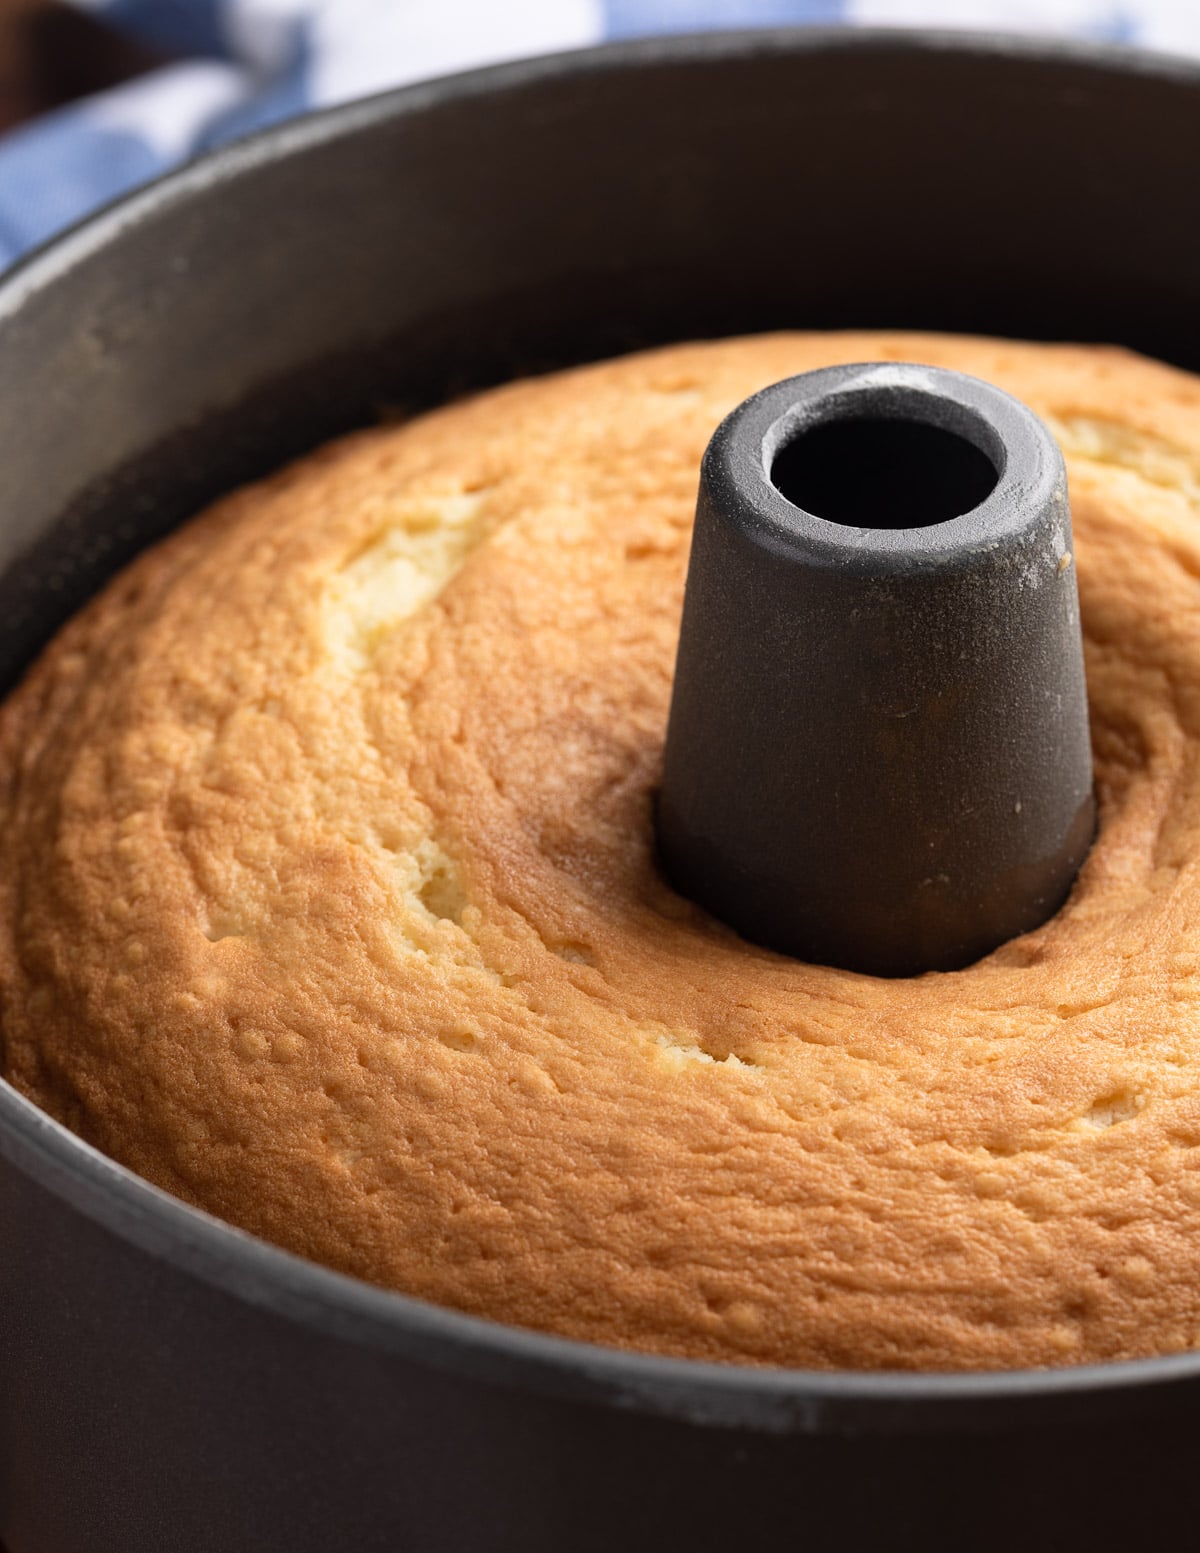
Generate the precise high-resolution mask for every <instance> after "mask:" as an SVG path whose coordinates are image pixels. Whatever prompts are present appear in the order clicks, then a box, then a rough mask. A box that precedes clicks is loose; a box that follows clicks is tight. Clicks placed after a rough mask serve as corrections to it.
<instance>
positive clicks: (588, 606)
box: [0, 334, 1200, 1369]
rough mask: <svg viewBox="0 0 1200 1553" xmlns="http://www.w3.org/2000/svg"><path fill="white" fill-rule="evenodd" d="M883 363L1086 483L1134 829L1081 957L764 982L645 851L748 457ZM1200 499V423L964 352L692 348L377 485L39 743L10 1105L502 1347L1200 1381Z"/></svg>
mask: <svg viewBox="0 0 1200 1553" xmlns="http://www.w3.org/2000/svg"><path fill="white" fill-rule="evenodd" d="M886 359H904V360H916V361H924V362H929V363H933V364H936V365H940V366H946V367H951V368H957V369H960V370H963V371H967V372H970V373H973V374H975V375H977V376H979V377H982V378H985V379H987V380H988V381H990V382H993V383H995V384H997V385H998V386H1000V387H1001V388H1005V389H1008V390H1009V391H1010V392H1012V393H1014V394H1016V395H1018V396H1019V397H1020V398H1022V399H1024V400H1025V401H1026V402H1027V403H1028V404H1029V405H1030V406H1031V407H1032V408H1033V409H1034V410H1035V411H1037V412H1038V413H1039V414H1041V415H1042V416H1044V417H1045V418H1046V419H1047V420H1048V422H1049V423H1050V426H1051V428H1052V430H1053V431H1054V432H1055V433H1056V435H1057V436H1058V437H1059V439H1060V441H1061V443H1062V446H1063V449H1064V452H1065V454H1066V457H1067V464H1068V469H1069V474H1070V481H1071V495H1072V508H1073V513H1074V523H1075V538H1076V555H1075V562H1076V568H1077V571H1078V581H1079V587H1080V594H1081V603H1082V611H1083V628H1084V636H1085V650H1086V662H1087V672H1088V684H1089V693H1090V701H1091V716H1092V729H1093V739H1094V744H1095V755H1096V771H1097V779H1098V793H1099V798H1100V805H1101V829H1100V835H1099V839H1098V841H1097V843H1096V846H1095V848H1094V849H1093V851H1092V854H1091V856H1090V857H1089V859H1088V861H1087V863H1086V865H1085V867H1084V870H1083V873H1082V874H1081V876H1080V879H1079V881H1078V884H1077V886H1076V888H1075V890H1074V893H1073V894H1072V896H1071V898H1070V900H1069V902H1068V903H1067V905H1066V906H1065V907H1064V908H1063V909H1062V910H1061V911H1060V912H1059V913H1058V914H1057V916H1055V917H1054V918H1053V919H1052V920H1051V921H1050V922H1049V923H1047V924H1046V925H1045V926H1044V927H1042V928H1040V929H1038V930H1037V931H1036V932H1033V933H1030V934H1027V935H1025V936H1024V937H1022V938H1019V939H1016V940H1014V941H1013V942H1012V943H1009V944H1007V945H1005V946H1004V947H1002V948H1001V949H999V950H997V951H996V952H995V953H994V954H991V955H989V956H988V957H987V958H986V959H984V960H982V961H981V962H979V963H978V964H977V965H974V966H972V967H970V968H969V969H967V970H963V971H958V972H954V973H949V974H930V975H926V976H922V977H919V978H916V979H913V980H908V981H885V980H876V979H873V978H870V977H865V976H859V975H853V974H850V973H847V972H842V971H836V970H830V969H827V968H821V967H814V966H808V965H804V964H801V963H799V962H796V961H792V960H789V959H786V958H783V957H781V956H778V955H775V954H771V953H768V952H766V951H764V950H760V949H757V948H754V947H752V946H749V945H747V944H746V943H744V942H742V941H741V940H739V939H738V938H737V937H736V936H735V935H734V934H733V933H732V932H730V931H729V930H727V929H725V928H724V927H723V926H721V925H720V924H719V923H717V922H714V921H713V920H712V919H710V918H708V917H707V916H706V915H705V914H704V913H703V912H701V911H700V910H699V909H698V908H696V907H693V906H692V905H690V904H689V903H688V902H686V901H683V900H681V899H680V898H679V897H678V896H676V895H675V894H674V893H673V892H672V891H671V890H670V889H669V888H668V887H667V885H666V884H665V882H664V881H663V879H662V878H661V877H660V875H659V874H658V872H657V870H656V867H655V860H654V852H653V829H652V807H653V799H654V793H655V789H656V784H657V782H658V778H659V768H660V758H661V750H662V743H663V734H664V727H665V722H666V715H667V707H668V701H669V696H670V686H671V674H672V669H673V663H674V653H675V643H676V635H677V630H678V619H679V609H680V603H681V599H682V591H683V583H684V576H685V572H686V564H687V550H688V539H689V533H690V527H691V519H692V511H693V504H694V501H695V495H696V484H697V471H698V466H699V460H700V457H701V454H702V452H703V449H704V446H705V444H706V442H707V440H708V437H709V436H710V435H711V433H712V431H713V429H714V427H715V426H716V424H717V422H718V421H719V420H720V419H721V417H722V416H723V415H724V414H725V413H727V412H728V411H729V410H730V409H732V408H733V407H734V405H736V404H737V403H738V402H739V401H740V400H742V399H743V398H745V397H746V396H747V395H748V394H750V393H753V392H754V391H756V390H757V389H759V388H762V387H764V386H766V385H767V384H769V383H772V382H774V381H776V380H778V379H780V378H783V377H787V376H789V375H791V374H793V373H797V372H802V371H806V370H808V369H810V368H815V367H820V366H826V365H830V364H832V363H835V362H848V361H863V360H886ZM1198 508H1200V381H1197V380H1196V379H1193V378H1191V377H1190V376H1187V375H1185V374H1183V373H1180V372H1176V371H1174V370H1171V369H1169V368H1167V367H1163V366H1159V365H1156V364H1153V363H1150V362H1146V361H1143V360H1140V359H1138V358H1136V357H1134V356H1130V355H1128V354H1126V353H1124V352H1120V351H1116V350H1101V349H1092V348H1086V349H1084V348H1074V347H1051V346H1029V345H1017V344H1006V343H1002V342H995V341H987V340H975V339H965V338H963V339H952V338H944V337H937V336H930V335H897V334H889V335H878V334H871V335H866V334H837V335H775V336H763V337H758V338H754V339H747V340H733V341H727V342H722V343H717V344H701V345H688V346H681V347H674V348H671V349H667V350H662V351H657V352H653V353H648V354H643V355H638V356H633V357H629V358H627V359H623V360H619V361H615V362H611V363H606V364H602V365H599V366H592V367H587V368H583V369H579V370H576V371H572V372H568V373H563V374H558V375H555V376H552V377H547V378H543V379H540V380H535V381H528V382H523V383H518V384H514V385H512V386H509V387H506V388H502V389H499V390H496V391H494V392H490V393H487V394H483V395H480V396H479V397H477V398H474V399H472V400H469V401H466V402H463V403H459V404H455V405H452V406H450V407H448V408H446V409H443V410H439V411H437V412H435V413H433V414H430V415H427V416H423V417H421V418H420V419H417V420H414V421H412V422H410V423H408V424H405V425H400V426H388V427H383V428H381V429H378V430H371V431H366V432H362V433H359V434H357V435H354V436H352V437H349V438H347V439H345V440H342V441H340V442H337V443H335V444H333V445H332V446H330V447H328V448H326V449H324V450H322V451H320V452H318V453H316V454H314V455H312V456H311V457H309V458H307V459H305V460H303V461H301V462H300V463H298V464H296V465H294V466H292V467H290V468H288V469H286V470H284V471H283V472H282V473H281V474H278V475H276V476H275V477H273V478H271V479H269V480H266V481H264V482H262V483H261V484H258V485H255V486H252V487H250V488H248V489H245V490H243V491H240V492H238V493H236V494H235V495H233V496H231V497H229V498H228V499H226V500H225V501H223V502H222V503H220V504H219V505H218V506H217V507H215V508H213V509H212V510H210V511H209V512H208V513H206V514H204V515H203V516H202V517H200V518H199V519H197V520H196V521H194V522H193V523H191V524H189V525H188V526H187V527H185V528H184V529H182V530H181V531H179V532H178V533H177V534H176V535H174V536H173V537H172V538H170V539H169V540H168V541H166V542H165V543H163V544H161V545H159V546H157V547H156V548H155V549H153V550H151V551H149V552H147V553H146V554H145V555H144V556H143V557H142V558H141V559H140V560H138V561H137V562H136V563H135V564H134V565H133V566H131V567H130V568H129V569H128V570H126V571H125V572H124V573H122V574H121V575H120V576H119V577H118V578H117V579H116V580H115V581H114V582H113V583H112V584H111V585H110V586H109V587H108V589H107V590H106V591H105V592H104V593H103V594H101V596H100V597H99V598H98V599H97V600H95V601H94V602H93V603H92V604H91V605H90V606H88V607H87V608H86V609H85V610H84V611H83V612H82V613H81V614H80V615H78V616H77V617H76V618H75V619H74V620H73V621H72V622H71V623H69V624H68V625H67V627H66V628H65V629H64V630H63V631H62V632H61V633H60V635H59V636H58V637H57V638H56V639H55V641H54V642H53V644H52V645H51V647H50V648H49V649H48V651H47V652H46V653H45V654H44V655H43V656H42V657H41V659H40V660H39V661H38V662H37V663H36V664H35V666H34V667H33V669H32V670H31V671H30V673H29V675H28V676H27V678H26V679H25V681H24V683H23V684H22V685H21V686H20V687H19V689H18V690H17V691H16V692H15V693H14V694H13V696H12V697H11V698H10V699H9V700H8V702H7V703H6V705H5V707H4V709H3V711H2V713H0V809H2V813H0V835H2V836H3V842H2V845H3V849H4V862H3V867H2V868H0V993H2V997H3V1005H2V1008H3V1012H2V1025H0V1031H2V1033H0V1064H2V1067H3V1071H4V1072H5V1074H6V1076H7V1077H8V1078H9V1079H10V1080H11V1081H12V1082H13V1083H14V1084H15V1085H16V1086H17V1087H18V1088H19V1089H20V1090H21V1091H22V1092H23V1093H25V1094H26V1095H28V1096H29V1097H30V1098H31V1099H33V1100H34V1101H35V1102H36V1103H37V1104H38V1105H40V1106H42V1107H44V1108H45V1109H46V1110H47V1111H49V1112H50V1113H51V1114H52V1115H54V1116H55V1117H57V1118H59V1119H60V1120H61V1121H63V1122H64V1123H66V1124H67V1125H68V1126H69V1127H71V1128H73V1129H74V1130H75V1131H76V1132H78V1133H79V1134H80V1135H81V1136H82V1137H84V1138H85V1139H87V1140H88V1141H89V1142H91V1143H93V1144H95V1145H96V1146H97V1147H98V1148H100V1149H102V1150H103V1151H105V1152H106V1153H107V1154H109V1155H111V1156H112V1157H113V1158H115V1159H117V1160H119V1161H121V1162H122V1163H123V1164H125V1165H127V1166H129V1167H130V1168H131V1169H133V1170H135V1171H137V1172H138V1173H140V1174H141V1175H143V1176H145V1177H146V1178H148V1179H149V1180H151V1181H153V1182H155V1183H156V1184H157V1185H159V1186H160V1187H163V1188H165V1189H166V1190H167V1191H169V1192H172V1193H174V1194H176V1195H177V1196H179V1197H181V1198H183V1199H185V1200H186V1201H187V1202H189V1203H192V1204H195V1205H197V1206H200V1207H202V1208H204V1209H207V1210H208V1211H210V1212H211V1213H214V1214H217V1215H219V1216H220V1217H222V1218H224V1219H227V1220H229V1221H231V1222H233V1223H235V1224H238V1225H240V1226H242V1227H243V1228H245V1229H247V1230H250V1231H252V1232H254V1233H255V1234H258V1235H261V1236H264V1237H266V1238H267V1239H268V1240H271V1241H274V1242H276V1243H277V1244H279V1245H281V1246H284V1247H287V1248H289V1249H290V1250H292V1251H295V1252H298V1253H300V1254H301V1255H304V1256H307V1257H311V1258H313V1259H315V1260H317V1261H320V1262H323V1263H326V1264H327V1265H329V1266H331V1267H334V1268H338V1269H341V1270H343V1271H345V1272H348V1273H352V1274H356V1275H358V1276H360V1277H362V1278H365V1279H368V1280H371V1281H372V1282H375V1283H378V1284H381V1285H385V1286H387V1287H390V1288H395V1289H400V1290H404V1291H406V1292H408V1293H410V1294H413V1295H417V1296H419V1297H421V1298H423V1299H428V1300H433V1301H436V1302H438V1303H440V1304H443V1305H447V1306H452V1307H454V1308H456V1309H459V1310H463V1311H469V1312H473V1313H475V1314H478V1315H482V1316H487V1317H492V1318H494V1319H496V1320H499V1321H504V1322H510V1323H515V1324H517V1325H521V1326H527V1327H533V1328H538V1329H541V1330H544V1331H548V1332H556V1333H560V1334H564V1335H567V1336H570V1337H576V1338H582V1339H586V1340H590V1341H594V1342H598V1343H606V1344H616V1345H620V1346H625V1347H631V1348H637V1349H645V1350H654V1351H658V1352H662V1353H669V1354H678V1355H690V1356H694V1357H697V1358H704V1359H716V1360H728V1361H738V1362H745V1363H754V1364H778V1365H792V1366H801V1367H809V1366H814V1367H820V1368H829V1367H856V1368H905V1369H978V1368H998V1367H1009V1366H1024V1365H1060V1364H1072V1363H1081V1362H1087V1361H1097V1360H1107V1359H1117V1358H1129V1357H1133V1356H1137V1355H1145V1354H1155V1353H1166V1352H1171V1351H1176V1350H1181V1349H1187V1348H1192V1347H1197V1346H1200V522H1198V518H1200V511H1198ZM849 775H850V777H851V779H852V774H849ZM1019 798H1020V795H1019V794H1016V795H1014V801H1019Z"/></svg>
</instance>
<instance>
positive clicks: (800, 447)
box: [771, 416, 1000, 529]
mask: <svg viewBox="0 0 1200 1553" xmlns="http://www.w3.org/2000/svg"><path fill="white" fill-rule="evenodd" d="M999 478H1000V476H999V471H998V470H997V469H996V466H995V465H994V464H993V462H992V460H991V459H990V458H989V457H988V456H987V454H986V453H984V452H983V451H982V450H981V449H980V448H978V447H976V446H975V444H974V443H973V442H969V441H968V440H967V438H966V437H961V436H959V435H958V434H957V433H956V432H953V431H947V430H945V429H944V428H943V427H941V426H935V425H932V424H931V423H930V422H928V421H914V420H902V419H897V418H887V417H882V416H878V417H863V418H858V417H855V418H853V419H835V420H828V421H820V422H818V423H817V424H816V425H810V426H807V427H804V428H803V429H802V430H800V432H799V433H798V435H796V436H794V437H792V438H791V439H789V440H788V441H787V442H785V443H784V444H783V446H782V447H780V448H779V449H778V451H777V452H776V454H775V457H774V459H773V460H772V463H771V483H772V485H774V487H775V489H776V490H777V491H778V492H779V494H780V495H781V496H782V497H783V498H784V499H785V500H786V501H789V502H791V503H792V505H793V506H794V507H801V508H803V510H804V511H805V512H808V513H811V514H812V516H813V517H816V518H823V519H824V520H825V521H826V522H827V523H841V524H845V525H846V526H848V527H851V528H876V529H905V528H931V527H932V526H933V525H934V524H937V523H947V522H949V521H950V519H952V518H960V517H962V515H963V514H964V513H967V512H970V511H971V510H972V508H974V507H978V506H979V505H980V503H981V502H983V501H985V500H986V499H987V498H988V497H989V496H990V495H991V494H992V492H993V491H994V490H995V488H996V483H997V481H998V480H999Z"/></svg>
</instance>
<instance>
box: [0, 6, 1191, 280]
mask: <svg viewBox="0 0 1200 1553" xmlns="http://www.w3.org/2000/svg"><path fill="white" fill-rule="evenodd" d="M76 3H78V4H81V5H85V6H87V7H88V8H89V9H91V10H93V11H95V12H97V13H98V14H102V15H103V16H104V17H105V18H106V19H107V20H108V21H109V22H111V23H112V24H113V25H115V26H117V27H120V28H123V29H126V30H127V31H128V32H129V33H130V34H132V35H135V36H137V37H140V38H142V39H144V40H145V41H147V42H149V43H152V44H155V45H157V46H159V47H160V48H161V49H162V50H163V51H164V52H166V53H167V54H169V55H170V56H171V57H172V58H173V59H174V60H176V61H177V62H176V63H172V64H170V65H167V66H165V67H163V68H162V69H160V70H157V71H155V72H153V73H152V74H150V75H147V76H143V77H142V78H140V79H138V80H135V81H132V82H130V83H128V84H126V85H124V86H120V87H117V88H114V89H113V90H112V91H108V92H104V93H101V94H99V95H97V96H95V97H91V98H87V99H85V100H84V101H82V102H79V103H75V104H73V105H72V106H70V107H68V108H64V109H61V110H59V111H58V112H56V113H52V114H49V115H47V116H46V117H45V118H42V119H39V120H37V121H35V122H34V123H32V124H30V125H28V126H25V127H22V128H20V129H18V130H15V131H14V132H12V133H10V134H8V135H7V136H4V137H0V268H3V267H4V266H5V265H6V264H8V263H11V261H12V260H13V259H15V258H16V257H17V256H18V255H19V254H21V253H23V252H24V251H25V250H26V249H28V248H31V247H33V246H34V245H35V244H36V243H39V242H42V241H44V240H45V239H46V238H48V237H50V236H51V235H52V234H53V233H54V232H56V231H58V230H59V229H61V228H62V227H64V226H67V225H68V224H69V223H71V222H72V221H76V220H78V219H79V218H80V217H81V216H84V215H86V214H87V212H88V211H89V210H92V209H94V208H95V207H96V206H98V205H101V204H103V203H105V202H106V201H108V200H110V199H113V198H115V197H116V196H117V195H118V194H122V193H124V192H125V191H126V190H128V189H130V188H132V187H134V186H135V185H136V184H138V183H142V182H144V181H145V180H146V179H148V178H152V177H154V176H155V175H156V174H158V173H162V172H165V171H166V170H167V169H168V168H170V167H173V166H175V165H176V164H177V163H179V162H182V161H184V160H186V159H187V158H188V157H190V156H193V155H195V154H196V153H197V152H199V151H203V150H205V149H207V148H208V147H210V146H214V145H217V144H219V143H220V142H221V141H224V140H229V139H231V138H233V137H234V136H237V135H243V134H245V133H247V132H248V131H250V130H253V129H258V128H259V127H261V126H262V125H265V124H270V123H273V122H275V121H277V120H279V119H283V118H287V117H288V116H290V115H292V114H296V113H300V112H303V111H304V110H305V109H306V108H314V107H322V106H325V105H328V104H330V103H336V102H344V101H346V100H347V99H349V98H352V97H359V96H363V95H365V94H366V93H368V92H375V91H381V90H383V89H384V88H386V87H389V86H398V85H402V84H404V83H405V82H409V81H414V80H418V79H420V78H422V77H427V76H433V75H441V74H444V73H446V72H448V71H452V70H463V69H467V68H469V67H471V66H474V65H481V64H490V63H492V62H494V61H496V60H501V59H511V58H515V57H518V56H520V55H523V54H537V53H544V52H549V51H551V50H554V49H565V48H575V47H579V46H580V45H583V44H588V43H597V42H600V41H602V40H605V39H612V38H627V37H633V36H637V35H641V34H646V33H655V32H658V33H662V32H681V31H696V30H701V29H705V28H710V27H746V26H768V25H781V24H790V23H813V24H825V25H828V24H830V23H846V24H850V25H871V24H874V25H881V26H895V25H902V26H903V25H925V26H946V27H976V28H978V27H986V28H993V29H1002V30H1004V31H1012V32H1039V33H1047V32H1049V33H1057V34H1060V35H1067V36H1075V37H1084V38H1093V39H1108V40H1110V41H1118V42H1125V43H1134V44H1139V45H1142V46H1144V47H1147V48H1157V49H1165V50H1174V51H1176V52H1183V53H1190V54H1200V0H76Z"/></svg>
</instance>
